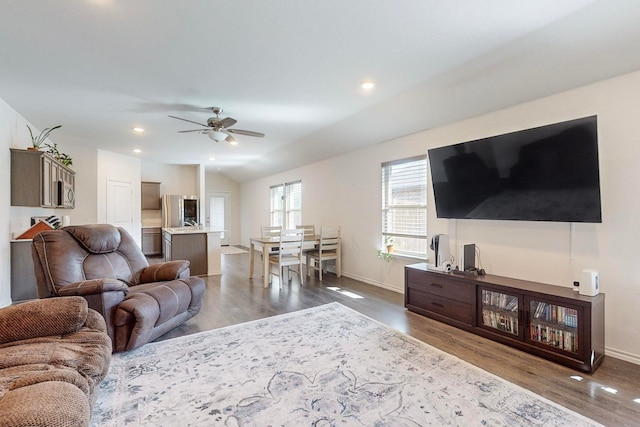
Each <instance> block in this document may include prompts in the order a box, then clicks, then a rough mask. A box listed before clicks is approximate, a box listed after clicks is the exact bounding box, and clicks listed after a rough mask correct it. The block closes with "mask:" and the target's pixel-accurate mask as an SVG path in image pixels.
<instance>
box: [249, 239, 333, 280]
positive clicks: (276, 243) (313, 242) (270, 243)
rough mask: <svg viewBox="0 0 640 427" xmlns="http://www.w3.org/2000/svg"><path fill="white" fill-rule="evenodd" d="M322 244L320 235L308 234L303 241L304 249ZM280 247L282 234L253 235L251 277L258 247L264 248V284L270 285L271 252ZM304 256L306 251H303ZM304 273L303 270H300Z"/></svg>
mask: <svg viewBox="0 0 640 427" xmlns="http://www.w3.org/2000/svg"><path fill="white" fill-rule="evenodd" d="M319 244H320V235H319V234H314V235H306V236H304V241H303V243H302V250H303V251H306V250H312V249H314V248H315V247H317V246H318V245H319ZM340 246H341V245H338V249H337V254H338V258H337V260H336V275H337V276H338V277H340V275H341V273H342V263H341V262H340V259H341V256H340ZM279 247H280V236H268V237H251V238H250V239H249V278H250V279H252V278H253V271H254V263H255V253H256V248H262V254H263V256H262V285H263V286H264V287H265V288H268V287H269V253H270V252H271V249H273V248H279ZM303 256H304V252H303ZM300 274H302V272H300Z"/></svg>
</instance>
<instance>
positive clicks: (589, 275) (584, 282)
mask: <svg viewBox="0 0 640 427" xmlns="http://www.w3.org/2000/svg"><path fill="white" fill-rule="evenodd" d="M578 292H579V293H580V295H587V296H590V297H593V296H596V295H598V294H599V293H600V278H599V277H598V272H597V271H596V270H582V273H580V288H579V289H578Z"/></svg>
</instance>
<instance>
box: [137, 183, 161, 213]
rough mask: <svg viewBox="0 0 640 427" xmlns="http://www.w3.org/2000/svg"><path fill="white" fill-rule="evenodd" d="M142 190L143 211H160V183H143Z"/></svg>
mask: <svg viewBox="0 0 640 427" xmlns="http://www.w3.org/2000/svg"><path fill="white" fill-rule="evenodd" d="M141 185H142V188H141V194H142V210H160V209H162V207H161V201H160V183H159V182H150V181H143V182H142V184H141Z"/></svg>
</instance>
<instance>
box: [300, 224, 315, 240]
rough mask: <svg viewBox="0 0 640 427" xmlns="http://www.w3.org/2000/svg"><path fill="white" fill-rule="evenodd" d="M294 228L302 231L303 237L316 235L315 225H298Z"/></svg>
mask: <svg viewBox="0 0 640 427" xmlns="http://www.w3.org/2000/svg"><path fill="white" fill-rule="evenodd" d="M296 228H302V229H303V230H304V237H309V236H315V235H316V226H315V225H299V226H297V227H296Z"/></svg>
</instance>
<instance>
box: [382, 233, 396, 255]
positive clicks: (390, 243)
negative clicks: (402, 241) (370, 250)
mask: <svg viewBox="0 0 640 427" xmlns="http://www.w3.org/2000/svg"><path fill="white" fill-rule="evenodd" d="M393 243H394V240H393V236H385V238H384V245H385V246H386V247H387V253H392V252H393Z"/></svg>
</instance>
